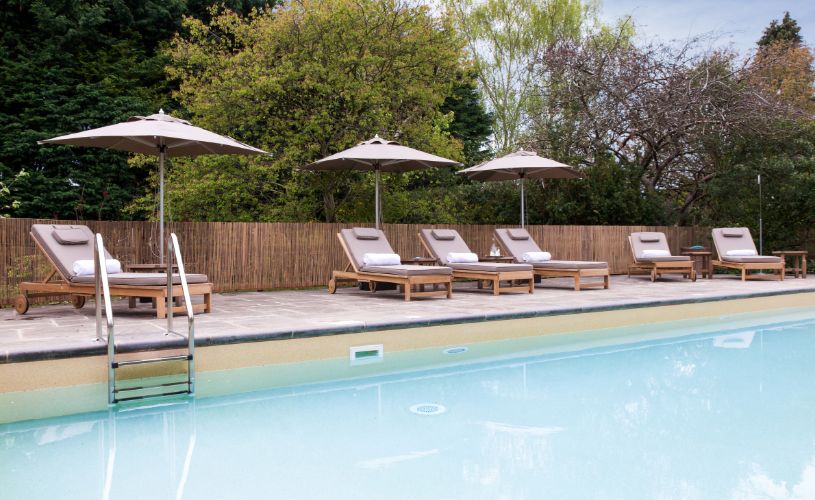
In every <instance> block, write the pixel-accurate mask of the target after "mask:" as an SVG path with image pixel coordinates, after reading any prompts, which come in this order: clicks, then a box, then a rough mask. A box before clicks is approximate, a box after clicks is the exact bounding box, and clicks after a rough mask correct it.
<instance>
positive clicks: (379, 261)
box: [362, 253, 402, 266]
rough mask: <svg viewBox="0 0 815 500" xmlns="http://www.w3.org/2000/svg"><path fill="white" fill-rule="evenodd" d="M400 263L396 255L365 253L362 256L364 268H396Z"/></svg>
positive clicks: (400, 260) (399, 258)
mask: <svg viewBox="0 0 815 500" xmlns="http://www.w3.org/2000/svg"><path fill="white" fill-rule="evenodd" d="M401 263H402V259H401V257H399V254H398V253H366V254H365V255H363V256H362V264H363V265H365V266H398V265H399V264H401Z"/></svg>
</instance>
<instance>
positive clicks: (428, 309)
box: [0, 276, 815, 363]
mask: <svg viewBox="0 0 815 500" xmlns="http://www.w3.org/2000/svg"><path fill="white" fill-rule="evenodd" d="M571 283H572V282H571V280H569V279H555V280H548V281H547V282H546V285H547V286H546V287H540V286H539V287H538V288H537V289H536V290H535V293H534V294H532V295H530V294H525V293H519V294H505V295H501V296H498V297H495V296H493V295H492V294H491V293H490V292H487V291H478V290H476V289H475V288H474V287H472V286H470V284H467V283H462V284H459V283H457V284H456V285H455V291H454V294H453V298H452V299H450V300H446V299H443V298H430V299H418V300H414V301H411V302H404V301H403V300H402V297H401V295H398V294H396V293H395V292H393V291H379V292H377V293H370V292H366V291H360V290H358V289H356V288H341V289H339V290H338V291H337V293H336V294H334V295H330V294H328V293H327V292H326V290H325V289H316V290H294V291H277V292H264V293H261V292H246V293H230V294H218V295H216V296H215V297H214V298H213V308H214V312H213V313H211V314H201V315H197V316H196V319H195V327H196V339H197V345H214V344H228V343H236V342H251V341H259V340H284V339H291V338H302V337H313V336H319V335H336V334H342V333H354V332H361V331H368V330H383V329H390V328H405V327H415V326H426V325H431V324H450V323H462V322H473V321H489V320H497V319H509V318H515V317H518V318H521V317H534V316H545V315H553V314H569V313H578V312H587V311H599V310H609V309H619V308H635V307H646V306H655V305H668V304H678V303H686V302H701V301H716V300H725V299H730V298H746V297H754V296H768V295H777V294H789V293H799V292H815V279H787V280H785V281H783V282H779V281H749V282H746V283H744V282H742V281H740V280H739V279H737V278H735V277H731V276H717V277H716V278H715V279H713V280H703V279H700V280H698V281H697V282H695V283H692V282H690V281H687V280H680V279H671V278H666V279H662V280H660V281H658V282H656V283H651V282H650V281H649V280H648V279H647V278H645V277H632V278H630V279H629V278H626V277H614V278H613V279H612V283H611V288H610V289H609V290H603V289H596V290H585V291H582V292H575V291H573V290H572V289H571ZM556 286H557V287H556ZM113 310H114V320H115V325H116V338H117V345H121V346H122V347H125V348H126V349H127V348H133V349H135V348H141V347H146V346H156V345H157V344H168V343H173V342H176V343H178V342H180V338H178V337H176V336H169V337H168V336H165V335H164V334H163V332H164V327H165V325H166V321H165V320H159V319H156V318H155V313H154V311H153V310H152V309H151V308H150V305H149V304H140V305H139V308H137V309H128V307H127V301H126V300H117V301H115V302H114V306H113ZM0 320H1V321H0V363H7V362H16V361H27V360H36V359H51V358H63V357H71V356H87V355H93V354H103V353H104V352H105V346H104V344H103V343H102V342H96V341H94V336H95V329H94V328H95V316H94V308H93V302H92V301H89V303H88V305H86V306H85V307H84V308H83V309H74V308H73V307H72V306H71V305H69V304H59V305H48V306H39V307H37V306H33V307H32V308H31V309H30V310H29V311H28V313H26V314H25V315H23V316H19V315H17V314H16V313H15V312H14V310H13V309H11V308H7V309H3V310H0ZM175 321H176V325H175V328H176V330H178V331H185V328H186V318H185V317H178V316H176V319H175Z"/></svg>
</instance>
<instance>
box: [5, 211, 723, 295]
mask: <svg viewBox="0 0 815 500" xmlns="http://www.w3.org/2000/svg"><path fill="white" fill-rule="evenodd" d="M35 223H54V224H72V223H73V224H86V225H88V226H89V227H90V228H91V229H92V230H93V231H95V232H101V233H102V235H103V236H104V238H105V245H106V247H107V248H108V250H109V251H110V253H111V254H113V255H114V256H116V257H117V258H118V259H119V260H121V261H122V263H123V264H130V263H153V262H158V226H157V224H156V223H155V222H143V221H58V220H45V219H0V263H2V266H3V273H2V274H0V303H2V304H4V305H6V304H11V303H12V301H13V299H14V296H15V295H17V294H18V293H19V292H18V286H17V285H18V283H20V282H21V281H36V280H38V279H42V278H43V277H45V276H46V275H47V274H48V272H49V271H50V268H49V266H48V263H47V261H46V260H45V258H44V257H43V256H42V255H40V253H39V252H38V251H37V250H36V249H35V247H34V242H33V241H32V239H31V237H30V236H29V234H28V233H29V231H30V230H31V225H32V224H35ZM355 225H359V224H326V223H281V222H274V223H266V222H257V223H245V222H174V223H171V224H169V225H168V230H169V231H173V232H175V233H176V234H177V235H178V238H179V241H180V243H181V248H182V251H183V252H184V261H185V263H186V264H187V271H188V272H193V273H205V274H207V275H209V278H210V280H211V281H212V283H213V284H214V286H215V290H216V291H219V292H225V291H237V290H275V289H281V288H308V287H323V286H326V284H327V282H328V279H329V277H330V274H331V271H332V270H334V269H344V268H345V266H346V264H347V262H346V258H345V255H344V254H343V252H342V249H341V248H340V245H339V243H338V242H337V238H336V233H337V232H338V231H339V230H340V229H343V228H348V227H353V226H355ZM365 225H367V226H370V225H371V224H365ZM425 227H445V228H452V229H456V230H457V231H459V233H461V235H462V237H463V238H464V239H465V241H467V243H468V244H469V245H470V247H471V249H472V250H473V251H474V252H476V253H478V254H480V255H486V254H488V253H489V250H490V247H491V245H492V241H493V240H492V235H493V230H494V229H495V228H496V227H498V226H492V225H435V226H432V225H422V224H386V225H385V226H384V231H385V234H386V235H387V236H388V239H389V241H390V242H391V244H392V246H393V247H394V250H395V251H396V252H397V253H399V254H400V255H401V256H402V257H403V258H411V257H416V256H421V255H423V251H422V248H421V245H420V243H419V240H418V238H417V237H416V234H417V233H418V232H419V230H420V229H421V228H425ZM528 229H529V232H530V234H531V235H532V237H533V238H535V240H536V241H537V242H538V243H539V244H540V246H541V247H542V248H543V249H544V250H547V251H549V252H551V253H552V255H553V256H554V257H555V258H557V259H562V260H602V261H606V262H608V263H609V268H610V270H611V272H612V273H613V274H623V273H625V272H626V271H627V268H628V264H629V261H630V258H631V257H630V255H631V252H630V250H629V248H628V242H627V241H626V237H627V236H628V235H629V234H630V233H632V232H634V231H662V232H664V233H665V234H666V236H667V238H668V242H669V244H670V245H671V250H672V251H673V252H674V253H678V252H679V249H680V247H682V246H688V245H691V244H694V243H699V244H703V245H706V246H709V245H710V230H709V229H707V228H701V227H676V226H665V227H661V226H529V227H528ZM38 300H40V301H42V300H47V299H38Z"/></svg>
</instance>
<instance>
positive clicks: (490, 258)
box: [478, 255, 515, 262]
mask: <svg viewBox="0 0 815 500" xmlns="http://www.w3.org/2000/svg"><path fill="white" fill-rule="evenodd" d="M478 261H479V262H515V257H511V256H509V255H483V256H481V257H479V258H478Z"/></svg>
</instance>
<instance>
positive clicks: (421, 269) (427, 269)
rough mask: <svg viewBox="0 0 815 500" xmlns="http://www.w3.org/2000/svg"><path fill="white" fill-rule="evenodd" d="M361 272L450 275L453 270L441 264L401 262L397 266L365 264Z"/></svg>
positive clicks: (400, 274)
mask: <svg viewBox="0 0 815 500" xmlns="http://www.w3.org/2000/svg"><path fill="white" fill-rule="evenodd" d="M360 271H361V272H363V273H376V274H393V275H395V276H434V275H451V274H453V270H452V269H450V268H449V267H441V266H418V265H413V264H402V265H399V266H367V267H363V268H362V269H360Z"/></svg>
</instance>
